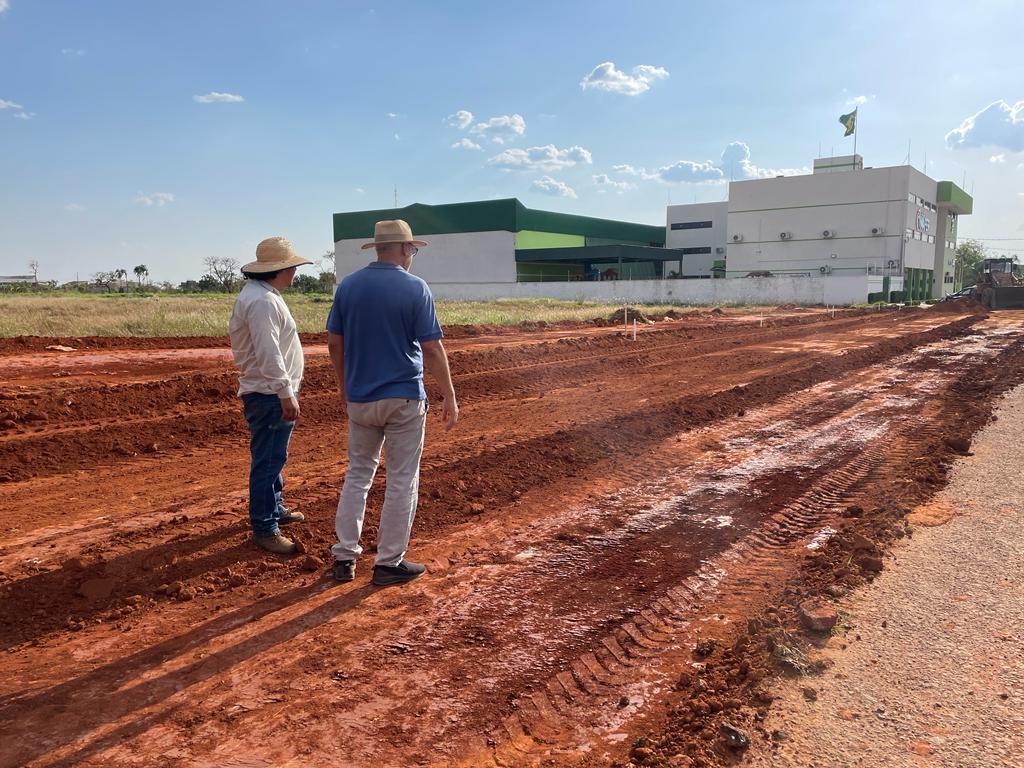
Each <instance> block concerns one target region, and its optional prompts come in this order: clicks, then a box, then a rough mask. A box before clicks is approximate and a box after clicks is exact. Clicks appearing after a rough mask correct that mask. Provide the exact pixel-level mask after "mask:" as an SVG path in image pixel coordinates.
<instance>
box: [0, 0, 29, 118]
mask: <svg viewBox="0 0 1024 768" xmlns="http://www.w3.org/2000/svg"><path fill="white" fill-rule="evenodd" d="M0 2H3V0H0ZM0 109H24V107H23V106H21V104H15V103H14V102H13V101H7V99H0Z"/></svg>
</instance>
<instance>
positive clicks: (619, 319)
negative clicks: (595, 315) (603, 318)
mask: <svg viewBox="0 0 1024 768" xmlns="http://www.w3.org/2000/svg"><path fill="white" fill-rule="evenodd" d="M607 319H608V322H609V323H611V324H612V325H619V324H622V323H627V324H628V323H632V322H633V321H634V320H636V321H637V322H638V323H650V322H653V320H651V318H650V317H648V316H647V315H646V314H644V313H643V312H641V311H640V310H639V309H637V308H636V307H623V308H622V309H616V310H615V311H614V312H612V313H611V314H610V315H608V318H607Z"/></svg>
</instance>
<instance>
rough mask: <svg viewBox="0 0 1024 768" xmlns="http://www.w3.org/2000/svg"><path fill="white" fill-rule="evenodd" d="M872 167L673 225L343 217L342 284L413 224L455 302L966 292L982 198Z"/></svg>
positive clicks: (428, 264)
mask: <svg viewBox="0 0 1024 768" xmlns="http://www.w3.org/2000/svg"><path fill="white" fill-rule="evenodd" d="M840 161H844V162H840ZM845 161H848V162H845ZM862 162H863V161H862V160H861V158H860V156H851V157H849V158H824V159H819V160H816V161H815V163H814V172H813V173H811V174H804V175H799V176H786V177H776V178H769V179H756V180H750V181H738V182H732V183H730V185H729V195H728V201H727V202H719V203H701V204H694V205H674V206H669V207H668V209H667V212H666V217H665V224H664V225H663V226H654V225H649V224H637V223H632V222H625V221H614V220H610V219H599V218H593V217H590V216H576V215H571V214H564V213H553V212H549V211H539V210H534V209H531V208H527V207H526V206H524V205H523V204H522V203H520V202H519V201H518V200H516V199H514V198H510V199H505V200H487V201H479V202H467V203H454V204H448V205H424V204H421V203H415V204H413V205H408V206H406V207H404V208H388V209H382V210H374V211H354V212H349V213H336V214H334V242H335V266H336V270H337V277H338V279H339V280H340V279H341V278H343V277H345V276H346V275H348V274H350V273H352V272H354V271H356V270H357V269H361V268H362V267H364V266H365V265H366V264H367V263H369V262H370V261H372V260H373V258H374V256H373V254H372V252H369V251H364V250H361V246H363V245H364V244H365V243H366V242H368V241H369V240H372V238H373V229H374V224H375V223H376V222H377V221H380V220H383V219H404V220H405V221H407V222H409V224H410V226H411V227H412V230H413V232H414V233H415V234H416V235H417V236H420V237H422V238H423V239H425V240H427V241H428V242H429V245H428V246H427V247H426V248H424V249H422V251H421V252H420V255H419V256H418V257H417V259H416V261H415V262H414V264H413V268H412V271H413V272H414V273H415V274H417V275H419V276H420V277H422V278H423V279H424V280H426V281H427V282H428V283H429V284H430V286H431V289H432V290H433V292H434V295H435V296H437V297H438V298H445V299H471V300H488V299H496V298H534V297H536V298H562V299H592V300H601V301H640V302H643V301H646V302H666V303H686V304H717V303H735V304H756V303H761V304H780V303H794V304H855V303H862V302H865V301H869V300H876V299H883V298H884V299H886V300H893V301H902V300H908V301H917V300H921V299H926V298H938V297H940V296H942V295H943V294H947V293H952V292H953V291H955V290H958V289H959V287H960V281H961V280H960V278H961V276H960V275H959V274H958V273H957V270H956V268H955V264H954V252H955V248H956V236H957V220H958V218H959V217H960V216H962V215H965V214H970V213H971V212H972V209H973V200H972V199H971V197H970V196H969V195H967V194H966V193H965V192H964V191H963V190H962V189H960V188H959V187H957V186H956V184H953V183H952V182H949V181H935V180H933V179H930V178H928V177H927V176H926V175H925V174H923V173H921V172H919V171H917V170H916V169H914V168H912V167H910V166H895V167H889V168H864V167H863V164H862ZM666 246H667V247H666Z"/></svg>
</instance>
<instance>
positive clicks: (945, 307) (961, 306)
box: [931, 299, 988, 315]
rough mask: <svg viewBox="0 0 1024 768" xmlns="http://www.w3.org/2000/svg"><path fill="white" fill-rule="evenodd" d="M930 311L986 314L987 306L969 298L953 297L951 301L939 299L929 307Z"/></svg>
mask: <svg viewBox="0 0 1024 768" xmlns="http://www.w3.org/2000/svg"><path fill="white" fill-rule="evenodd" d="M931 311H932V312H946V313H949V314H962V313H964V312H969V313H971V314H976V315H988V307H986V306H985V305H984V304H981V303H979V302H977V301H973V300H971V299H954V300H953V301H940V302H938V303H936V304H934V305H932V308H931Z"/></svg>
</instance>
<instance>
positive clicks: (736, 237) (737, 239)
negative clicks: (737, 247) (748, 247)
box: [732, 232, 743, 243]
mask: <svg viewBox="0 0 1024 768" xmlns="http://www.w3.org/2000/svg"><path fill="white" fill-rule="evenodd" d="M732 241H733V242H734V243H742V242H743V235H741V234H739V233H738V232H737V233H736V234H735V235H733V236H732Z"/></svg>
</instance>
